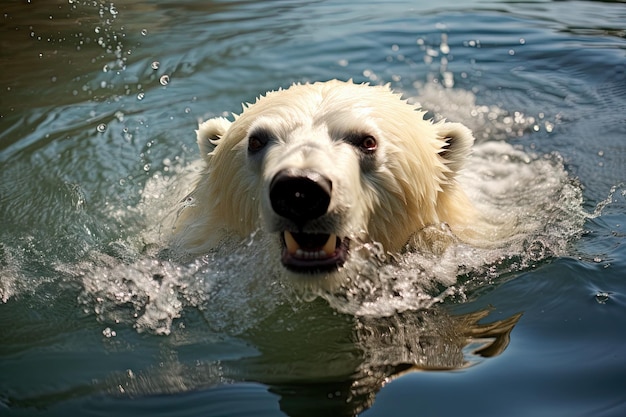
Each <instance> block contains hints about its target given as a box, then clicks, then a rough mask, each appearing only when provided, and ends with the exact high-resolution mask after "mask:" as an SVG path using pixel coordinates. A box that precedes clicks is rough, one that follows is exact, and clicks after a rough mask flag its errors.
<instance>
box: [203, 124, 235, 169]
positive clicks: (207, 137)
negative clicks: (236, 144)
mask: <svg viewBox="0 0 626 417" xmlns="http://www.w3.org/2000/svg"><path fill="white" fill-rule="evenodd" d="M230 124H231V122H229V121H228V120H227V119H225V118H223V117H216V118H214V119H209V120H207V121H205V122H202V123H200V126H199V127H198V130H196V136H197V138H198V147H199V148H200V155H202V157H203V158H205V159H207V156H208V154H210V153H211V152H212V151H213V149H215V147H216V146H217V144H218V143H219V141H220V139H221V138H222V136H224V134H226V132H227V131H228V128H229V127H230Z"/></svg>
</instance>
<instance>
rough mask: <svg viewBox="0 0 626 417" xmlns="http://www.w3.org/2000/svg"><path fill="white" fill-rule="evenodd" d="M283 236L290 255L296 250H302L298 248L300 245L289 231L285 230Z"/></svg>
mask: <svg viewBox="0 0 626 417" xmlns="http://www.w3.org/2000/svg"><path fill="white" fill-rule="evenodd" d="M284 236H285V246H287V252H288V253H289V254H290V255H293V254H295V253H296V252H297V251H302V249H300V245H298V242H296V239H294V237H293V235H292V234H291V233H289V232H285V233H284Z"/></svg>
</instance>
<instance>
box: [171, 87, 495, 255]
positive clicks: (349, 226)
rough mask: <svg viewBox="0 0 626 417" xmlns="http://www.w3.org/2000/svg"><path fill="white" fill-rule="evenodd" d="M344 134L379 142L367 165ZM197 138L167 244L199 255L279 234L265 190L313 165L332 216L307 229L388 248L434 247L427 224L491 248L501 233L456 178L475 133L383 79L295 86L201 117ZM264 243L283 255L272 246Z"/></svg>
mask: <svg viewBox="0 0 626 417" xmlns="http://www.w3.org/2000/svg"><path fill="white" fill-rule="evenodd" d="M261 128H262V129H265V130H266V131H268V132H271V136H272V141H271V143H270V144H269V145H268V146H267V148H266V150H264V152H263V153H262V155H260V156H259V155H253V156H251V155H249V153H248V149H247V147H248V135H249V133H250V132H251V131H254V130H255V129H261ZM351 132H365V133H368V134H370V135H372V136H374V137H375V138H376V139H377V141H378V149H377V151H376V152H375V154H374V155H373V157H372V158H370V159H368V161H367V162H366V163H364V162H363V159H362V157H361V155H360V154H359V151H358V149H355V147H354V146H353V145H351V144H349V143H346V141H345V140H343V139H344V138H345V136H346V135H347V134H349V133H351ZM197 134H198V144H199V147H200V151H201V153H202V156H203V157H204V159H205V161H206V162H205V167H204V168H203V170H202V172H201V174H200V176H199V178H198V181H197V184H196V186H195V189H194V191H193V192H192V193H191V194H190V195H189V196H188V197H187V198H186V200H185V201H184V202H183V205H182V208H181V210H180V215H179V217H178V219H177V220H176V224H175V228H174V236H173V240H172V245H173V246H174V247H175V248H178V249H183V250H185V251H187V252H191V253H203V252H206V251H209V250H211V249H213V248H215V247H216V246H217V245H218V244H219V242H220V241H221V240H223V239H225V238H229V237H232V236H240V237H242V238H243V237H246V236H248V235H250V234H251V233H253V232H255V231H257V230H262V231H263V232H265V233H267V234H268V235H272V234H276V235H278V234H279V232H281V231H282V230H284V222H285V220H284V219H282V218H280V217H279V216H277V215H276V214H275V213H274V212H273V210H272V208H271V204H270V202H269V191H268V190H269V183H270V181H271V179H272V178H273V177H274V175H275V174H276V173H277V172H278V171H280V170H281V169H285V168H299V169H313V170H315V171H317V172H320V173H323V174H324V175H326V176H327V177H328V178H329V179H330V180H331V181H332V184H333V187H332V188H333V194H332V199H331V202H330V207H329V209H328V213H327V214H326V215H325V216H323V217H320V218H319V219H317V220H315V221H312V222H309V223H308V224H307V225H306V226H305V230H304V231H305V232H307V231H310V232H315V231H317V230H320V229H324V230H328V229H329V228H332V229H333V230H334V233H335V234H337V235H338V236H346V237H350V238H351V239H353V240H356V241H361V242H380V243H381V244H382V245H383V247H384V249H385V250H386V251H387V252H392V253H394V252H399V251H401V250H403V249H405V248H406V247H407V245H408V246H412V247H416V246H417V247H419V248H420V249H425V250H435V251H437V250H439V249H437V248H439V247H441V246H442V244H441V240H442V236H443V235H444V234H441V236H439V235H438V234H437V233H433V230H436V229H437V227H439V226H440V225H441V224H443V223H445V224H447V225H448V226H449V229H450V230H451V231H452V234H453V236H454V238H455V239H458V240H460V241H463V242H470V243H472V244H481V245H488V244H489V240H490V236H492V235H493V234H494V233H496V232H497V231H496V230H495V229H494V228H493V227H491V228H489V227H487V226H486V223H483V222H482V221H481V218H480V215H479V214H478V213H477V212H476V211H475V210H474V208H473V206H472V204H471V203H470V201H469V200H468V198H467V197H466V195H465V193H464V192H463V190H462V189H461V188H460V187H459V185H458V184H457V181H456V175H457V173H458V172H459V170H461V169H462V167H463V164H464V162H465V160H466V159H467V158H468V156H469V153H470V149H471V146H472V144H473V140H474V139H473V137H472V134H471V132H470V131H469V130H468V129H467V128H465V127H464V126H463V125H461V124H458V123H447V122H439V123H432V122H431V121H429V120H424V112H423V111H421V110H420V109H417V108H415V107H414V106H412V105H410V104H408V103H407V102H406V101H405V100H402V99H401V98H400V97H399V95H397V94H395V93H393V92H392V91H391V90H390V89H389V87H388V86H369V85H366V84H361V85H358V84H354V83H352V82H351V81H349V82H341V81H337V80H333V81H328V82H325V83H322V82H320V83H314V84H303V85H300V84H297V85H293V86H292V87H290V88H289V89H286V90H279V91H274V92H269V93H267V94H266V95H265V96H262V97H259V98H258V99H257V101H256V102H255V103H254V104H248V105H245V106H244V109H243V112H242V113H241V114H239V115H236V116H235V117H234V121H233V122H229V121H228V120H226V119H224V118H215V119H211V120H208V121H206V122H204V123H202V124H201V125H200V127H199V129H198V131H197ZM429 226H436V227H435V229H433V228H432V227H429ZM422 231H425V232H424V233H422ZM446 236H447V235H446ZM446 239H447V240H450V239H449V237H445V238H444V240H446ZM445 246H446V245H445V244H444V245H443V247H445ZM268 250H270V251H274V252H275V253H272V256H273V257H276V258H278V257H280V253H279V252H278V245H276V247H274V246H271V247H269V248H268Z"/></svg>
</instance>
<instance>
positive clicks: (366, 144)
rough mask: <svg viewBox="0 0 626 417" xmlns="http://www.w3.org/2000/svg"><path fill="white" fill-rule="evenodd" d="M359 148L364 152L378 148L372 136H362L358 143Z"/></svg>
mask: <svg viewBox="0 0 626 417" xmlns="http://www.w3.org/2000/svg"><path fill="white" fill-rule="evenodd" d="M359 148H361V150H362V151H363V152H365V153H373V152H374V151H375V150H376V148H378V142H377V141H376V138H375V137H374V136H370V135H367V136H363V137H362V138H361V141H360V143H359Z"/></svg>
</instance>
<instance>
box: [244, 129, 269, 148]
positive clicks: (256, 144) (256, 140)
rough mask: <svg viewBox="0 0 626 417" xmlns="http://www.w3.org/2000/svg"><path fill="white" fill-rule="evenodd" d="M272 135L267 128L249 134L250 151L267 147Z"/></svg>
mask: <svg viewBox="0 0 626 417" xmlns="http://www.w3.org/2000/svg"><path fill="white" fill-rule="evenodd" d="M269 139H270V135H269V133H268V132H267V131H265V130H260V131H255V132H252V133H250V135H248V152H251V153H255V152H258V151H260V150H261V149H263V148H265V145H267V142H269Z"/></svg>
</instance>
